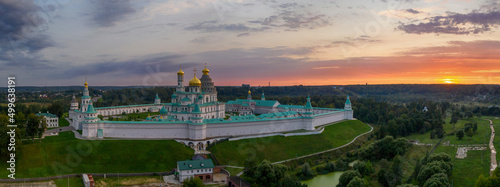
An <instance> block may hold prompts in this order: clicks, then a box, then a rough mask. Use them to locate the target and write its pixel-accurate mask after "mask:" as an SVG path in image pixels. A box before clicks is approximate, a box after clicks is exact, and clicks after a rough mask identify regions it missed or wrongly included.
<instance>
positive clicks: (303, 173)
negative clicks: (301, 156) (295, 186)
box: [299, 162, 314, 179]
mask: <svg viewBox="0 0 500 187" xmlns="http://www.w3.org/2000/svg"><path fill="white" fill-rule="evenodd" d="M299 176H300V178H302V179H309V178H311V177H313V176H314V173H313V171H312V169H311V166H310V165H309V163H307V162H306V163H305V164H304V165H302V169H301V170H300V174H299Z"/></svg>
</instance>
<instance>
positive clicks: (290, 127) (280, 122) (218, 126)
mask: <svg viewBox="0 0 500 187" xmlns="http://www.w3.org/2000/svg"><path fill="white" fill-rule="evenodd" d="M305 120H307V119H304V118H289V119H268V120H256V121H232V122H223V123H207V131H206V134H207V137H221V136H222V137H223V136H226V137H228V136H243V135H254V134H267V133H275V132H287V131H294V130H299V129H304V128H305V126H304V124H305V123H304V121H305Z"/></svg>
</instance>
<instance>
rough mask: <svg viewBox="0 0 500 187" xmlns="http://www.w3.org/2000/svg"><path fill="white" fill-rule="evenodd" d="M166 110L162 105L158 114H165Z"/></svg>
mask: <svg viewBox="0 0 500 187" xmlns="http://www.w3.org/2000/svg"><path fill="white" fill-rule="evenodd" d="M167 113H168V111H167V109H166V108H165V106H163V107H162V108H161V109H160V114H167Z"/></svg>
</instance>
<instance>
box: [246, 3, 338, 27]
mask: <svg viewBox="0 0 500 187" xmlns="http://www.w3.org/2000/svg"><path fill="white" fill-rule="evenodd" d="M305 7H306V6H305V5H299V4H297V3H285V4H280V5H278V8H277V12H276V13H275V14H273V15H271V16H268V17H266V18H263V19H258V20H253V21H250V22H251V23H258V24H261V25H263V26H269V27H283V28H286V29H287V30H290V31H291V30H298V29H315V28H320V27H324V26H327V25H329V24H330V21H329V18H328V16H326V15H325V14H321V13H313V12H309V11H307V10H306V9H305Z"/></svg>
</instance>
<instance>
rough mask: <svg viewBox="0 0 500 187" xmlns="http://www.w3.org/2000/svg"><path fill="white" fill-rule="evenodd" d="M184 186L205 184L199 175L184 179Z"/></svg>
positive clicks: (195, 186)
mask: <svg viewBox="0 0 500 187" xmlns="http://www.w3.org/2000/svg"><path fill="white" fill-rule="evenodd" d="M182 186H183V187H203V186H205V184H203V181H201V179H200V178H198V177H189V178H188V179H186V180H184V182H183V183H182Z"/></svg>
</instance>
